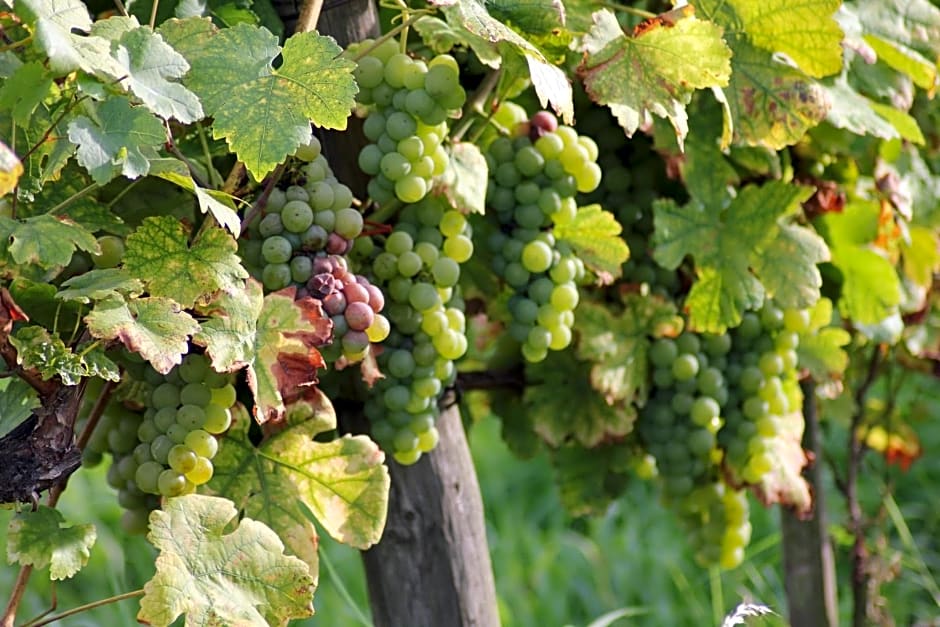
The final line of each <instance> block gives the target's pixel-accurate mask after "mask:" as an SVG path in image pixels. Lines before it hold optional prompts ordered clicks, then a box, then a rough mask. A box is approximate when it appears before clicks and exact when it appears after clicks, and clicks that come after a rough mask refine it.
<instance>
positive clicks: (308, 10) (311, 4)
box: [294, 0, 323, 34]
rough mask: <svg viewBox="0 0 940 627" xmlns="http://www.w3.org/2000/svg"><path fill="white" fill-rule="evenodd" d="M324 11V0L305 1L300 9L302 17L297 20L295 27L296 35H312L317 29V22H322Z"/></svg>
mask: <svg viewBox="0 0 940 627" xmlns="http://www.w3.org/2000/svg"><path fill="white" fill-rule="evenodd" d="M322 10H323V0H304V3H303V5H302V6H301V7H300V17H298V18H297V26H296V27H294V33H295V34H296V33H310V32H314V31H316V29H317V22H319V21H320V12H321V11H322Z"/></svg>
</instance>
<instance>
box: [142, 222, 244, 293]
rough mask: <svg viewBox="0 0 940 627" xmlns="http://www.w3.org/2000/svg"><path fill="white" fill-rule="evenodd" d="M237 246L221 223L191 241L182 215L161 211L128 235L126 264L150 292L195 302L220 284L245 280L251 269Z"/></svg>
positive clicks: (224, 284)
mask: <svg viewBox="0 0 940 627" xmlns="http://www.w3.org/2000/svg"><path fill="white" fill-rule="evenodd" d="M237 251H238V245H237V244H236V243H235V239H234V238H233V237H232V236H231V234H229V233H226V232H225V230H223V229H220V228H215V227H212V228H207V229H203V230H202V231H201V232H200V233H199V234H197V235H196V237H195V239H194V240H193V242H192V244H190V243H189V229H187V228H186V227H184V225H183V224H182V223H180V221H179V220H177V219H176V218H173V217H171V216H157V217H152V218H147V219H145V220H144V222H143V224H141V225H140V226H139V227H138V228H137V230H136V231H134V232H133V233H131V234H130V235H129V236H128V237H127V242H126V250H125V252H124V267H125V269H126V270H127V271H128V272H129V273H130V275H131V276H132V277H134V278H137V279H140V280H141V281H143V282H144V284H145V285H146V286H147V291H148V292H149V293H150V294H151V295H152V296H167V297H169V298H173V299H174V300H176V302H178V303H180V304H181V305H183V306H184V307H192V306H193V304H194V303H195V302H196V301H197V300H199V299H200V298H202V297H204V296H207V295H209V294H212V293H213V292H215V291H216V290H219V289H223V288H228V287H241V286H242V285H243V280H244V279H246V278H247V277H248V271H247V270H245V269H244V268H243V267H242V265H241V260H240V259H239V257H238V252H237Z"/></svg>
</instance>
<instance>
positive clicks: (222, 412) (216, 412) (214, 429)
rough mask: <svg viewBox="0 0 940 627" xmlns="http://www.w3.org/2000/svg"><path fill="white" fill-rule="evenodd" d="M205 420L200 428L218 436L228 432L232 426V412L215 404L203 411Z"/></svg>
mask: <svg viewBox="0 0 940 627" xmlns="http://www.w3.org/2000/svg"><path fill="white" fill-rule="evenodd" d="M205 413H206V420H205V422H204V423H203V425H202V428H203V429H205V430H206V431H208V432H209V433H212V434H216V435H218V434H220V433H225V432H226V431H228V428H229V427H230V426H231V425H232V412H231V410H229V409H228V408H227V407H221V406H219V405H216V404H215V403H213V404H211V405H209V406H208V407H206V409H205Z"/></svg>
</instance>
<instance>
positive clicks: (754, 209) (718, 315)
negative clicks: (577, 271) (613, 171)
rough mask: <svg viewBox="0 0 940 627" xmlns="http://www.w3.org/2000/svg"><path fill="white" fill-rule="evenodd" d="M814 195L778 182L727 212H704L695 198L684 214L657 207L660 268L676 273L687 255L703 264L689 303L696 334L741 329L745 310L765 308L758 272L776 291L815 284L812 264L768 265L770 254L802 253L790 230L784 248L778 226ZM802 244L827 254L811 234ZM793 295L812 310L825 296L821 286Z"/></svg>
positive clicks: (665, 204) (744, 195) (670, 205)
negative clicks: (792, 283) (786, 286)
mask: <svg viewBox="0 0 940 627" xmlns="http://www.w3.org/2000/svg"><path fill="white" fill-rule="evenodd" d="M811 193H812V189H810V188H806V187H799V186H796V185H788V184H786V183H782V182H777V181H771V182H769V183H766V184H764V185H763V186H760V187H757V186H754V185H749V186H747V187H745V188H744V189H742V190H741V192H740V193H739V194H738V196H737V197H736V198H734V200H732V201H731V204H730V205H728V207H727V208H723V207H722V206H721V205H719V206H716V207H704V206H703V205H702V204H701V203H700V202H699V201H698V200H696V199H694V198H693V199H692V201H690V202H689V203H688V204H687V205H686V206H684V207H679V206H678V205H676V203H675V202H674V201H672V200H664V201H658V202H656V203H654V205H653V213H654V221H655V227H656V228H655V232H654V235H653V243H654V245H655V247H656V248H655V249H654V251H653V257H654V259H655V260H656V262H657V263H659V264H660V265H662V266H663V267H665V268H667V269H670V270H673V269H675V268H678V267H679V264H681V263H682V261H683V259H684V258H685V257H686V255H691V256H692V257H693V259H694V260H695V268H696V273H697V275H698V280H697V281H696V283H695V285H694V286H693V287H692V290H691V291H690V292H689V295H688V298H687V300H686V308H687V309H688V310H689V322H690V325H691V326H692V327H693V328H694V329H696V330H700V331H707V332H711V333H723V332H724V331H725V329H727V327H729V326H737V325H738V324H739V323H740V322H741V315H742V313H743V312H744V310H746V309H758V308H759V307H760V306H761V304H762V303H763V301H764V294H765V290H764V286H763V285H762V284H761V281H759V280H758V278H757V277H756V276H755V274H754V272H753V270H756V268H758V267H759V268H760V269H761V270H762V271H763V274H762V276H761V278H762V279H764V280H766V281H767V283H768V284H769V285H771V286H773V287H774V288H775V289H780V287H781V286H783V285H784V284H785V283H786V282H787V281H796V280H799V278H800V277H802V278H803V280H806V279H807V278H809V279H813V277H814V272H815V269H814V268H812V267H811V266H813V264H814V262H813V261H812V260H810V259H788V260H787V264H786V265H784V266H782V267H779V266H769V265H767V264H766V263H763V262H762V261H761V255H762V254H763V252H764V251H765V250H767V249H768V247H770V250H771V251H773V252H774V254H780V250H781V249H783V250H786V249H788V248H795V247H796V243H794V242H793V241H792V237H793V236H792V232H791V231H790V230H788V231H787V236H785V238H784V239H783V240H782V242H779V243H778V242H775V240H776V239H778V238H781V237H783V236H782V235H781V233H782V231H781V229H780V227H779V226H778V220H779V219H780V218H781V217H782V216H784V215H786V214H787V213H789V212H790V211H792V210H794V209H795V208H796V207H797V205H798V203H800V202H802V201H804V200H806V199H807V198H809V196H810V195H811ZM792 228H796V227H792ZM786 238H791V239H789V240H788V239H786ZM798 242H799V244H800V246H799V248H800V249H801V250H802V249H804V248H805V249H806V250H809V251H811V252H815V253H819V249H818V248H817V244H818V242H816V240H813V239H812V238H810V236H809V235H804V236H801V237H800V239H799V240H798ZM810 242H812V244H810ZM794 276H796V277H797V278H794ZM786 293H787V295H788V296H789V297H793V295H794V293H796V294H797V295H802V294H805V295H807V296H808V298H809V299H810V301H811V302H805V303H804V305H811V304H812V303H813V302H815V299H816V298H818V297H819V293H818V285H817V286H816V287H815V288H814V287H811V286H808V285H806V284H802V285H800V286H799V289H795V288H794V289H788V290H787V292H786Z"/></svg>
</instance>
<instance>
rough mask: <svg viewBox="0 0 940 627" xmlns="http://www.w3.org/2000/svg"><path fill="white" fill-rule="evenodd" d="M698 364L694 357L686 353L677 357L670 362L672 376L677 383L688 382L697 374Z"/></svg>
mask: <svg viewBox="0 0 940 627" xmlns="http://www.w3.org/2000/svg"><path fill="white" fill-rule="evenodd" d="M698 370H699V363H698V359H696V357H695V355H690V354H688V353H686V354H683V355H679V356H678V357H676V360H675V361H674V362H672V375H673V376H674V377H675V378H676V380H677V381H688V380H690V379H692V378H694V377H695V375H697V374H698Z"/></svg>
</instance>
